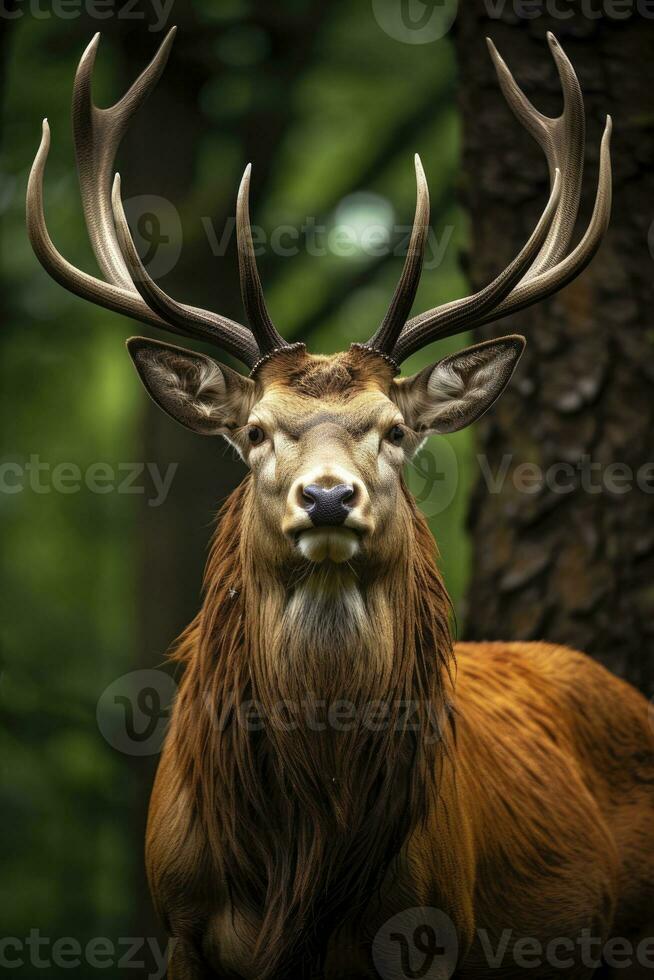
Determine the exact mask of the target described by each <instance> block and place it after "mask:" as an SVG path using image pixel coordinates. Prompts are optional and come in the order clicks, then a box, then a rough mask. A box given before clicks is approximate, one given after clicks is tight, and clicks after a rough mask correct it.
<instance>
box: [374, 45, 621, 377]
mask: <svg viewBox="0 0 654 980" xmlns="http://www.w3.org/2000/svg"><path fill="white" fill-rule="evenodd" d="M547 38H548V42H549V46H550V50H551V52H552V56H553V58H554V61H555V64H556V67H557V70H558V74H559V79H560V82H561V88H562V90H563V112H562V113H561V115H560V116H557V117H556V118H550V117H548V116H545V115H543V113H541V112H539V111H538V110H537V109H535V108H534V106H533V105H532V104H531V102H529V100H528V99H527V97H526V96H525V94H524V93H523V92H522V90H521V89H520V88H519V87H518V85H517V83H516V81H515V79H514V78H513V76H512V74H511V72H510V71H509V69H508V68H507V66H506V64H505V62H504V61H503V59H502V58H501V57H500V55H499V54H498V52H497V50H496V49H495V46H494V45H493V43H492V41H490V39H487V40H488V47H489V51H490V54H491V57H492V59H493V62H494V64H495V68H496V71H497V75H498V79H499V83H500V87H501V89H502V92H503V94H504V96H505V98H506V100H507V102H508V104H509V106H510V107H511V109H512V110H513V112H514V114H515V115H516V117H517V118H518V120H519V121H520V122H521V123H522V124H523V125H524V126H525V128H526V129H527V130H528V131H529V132H530V133H531V135H532V136H533V137H534V138H535V139H536V140H537V142H538V143H539V145H540V146H541V148H542V149H543V151H544V153H545V156H546V159H547V163H548V167H549V171H550V180H551V182H552V185H554V183H555V182H556V174H557V171H558V172H560V174H561V194H560V199H559V202H558V205H557V207H556V211H555V214H554V216H553V219H552V222H551V225H550V227H549V229H548V232H547V235H546V237H545V240H544V241H543V243H542V245H541V247H540V248H539V250H538V253H537V254H536V255H535V256H533V260H532V261H531V263H530V264H529V266H528V268H526V269H525V270H523V271H524V274H523V275H522V277H519V279H518V280H516V281H515V282H514V283H513V284H512V287H511V289H510V290H507V291H504V292H503V293H502V292H501V293H500V294H499V295H497V296H496V299H495V303H494V304H493V305H488V304H486V305H485V306H484V307H483V308H480V307H476V308H475V307H474V306H469V307H467V303H468V300H467V299H462V300H456V301H455V302H454V303H449V304H447V305H446V306H444V307H439V308H437V309H434V310H429V311H428V312H426V313H422V314H420V315H419V316H417V317H414V318H413V319H412V320H410V321H409V322H408V323H407V324H406V327H405V328H404V330H403V332H402V333H401V334H400V337H399V339H398V342H397V344H396V346H395V349H394V351H393V357H394V358H395V359H396V360H397V361H401V360H404V359H405V358H406V357H408V356H409V354H412V353H413V352H414V351H416V350H418V349H419V348H420V347H423V346H425V345H426V344H428V343H430V342H431V341H432V340H435V339H436V338H442V337H447V336H451V335H453V334H455V333H459V332H460V331H462V330H468V329H472V328H473V327H475V326H479V325H481V324H483V323H491V322H493V321H495V320H499V319H501V318H502V317H504V316H507V315H508V314H509V313H512V312H515V311H517V310H521V309H524V308H525V307H527V306H531V305H532V304H533V303H535V302H537V301H538V300H540V299H543V298H545V297H546V296H549V295H551V294H552V293H553V292H556V291H557V290H558V289H561V288H562V287H563V286H565V285H566V284H567V283H568V282H570V281H571V280H572V279H573V278H574V277H575V276H576V275H578V274H579V273H580V272H581V271H582V270H583V269H584V268H585V266H586V265H587V264H588V262H590V260H591V258H592V257H593V255H594V254H595V252H596V251H597V249H598V247H599V245H600V242H601V240H602V237H603V235H604V233H605V231H606V228H607V225H608V220H609V216H610V211H611V160H610V149H609V144H610V135H611V120H610V117H607V123H606V128H605V130H604V135H603V137H602V144H601V150H600V168H599V177H598V184H597V193H596V198H595V207H594V210H593V216H592V218H591V221H590V224H589V226H588V228H587V230H586V232H585V234H584V235H583V237H582V239H581V241H580V242H579V244H578V245H577V246H576V248H574V249H573V250H572V252H571V253H570V254H569V255H567V256H566V253H567V250H568V248H569V245H570V241H571V238H572V234H573V231H574V225H575V221H576V218H577V211H578V208H579V199H580V195H581V180H582V174H583V155H584V140H585V122H584V108H583V99H582V94H581V89H580V87H579V82H578V80H577V77H576V75H575V72H574V69H573V68H572V65H571V64H570V61H569V60H568V58H567V57H566V55H565V54H564V52H563V50H562V48H561V46H560V45H559V44H558V42H557V40H556V38H555V37H554V35H553V34H551V33H549V34H548V36H547ZM483 292H484V291H483V290H482V293H483ZM466 307H467V308H468V310H469V315H467V314H465V312H464V311H465V310H466Z"/></svg>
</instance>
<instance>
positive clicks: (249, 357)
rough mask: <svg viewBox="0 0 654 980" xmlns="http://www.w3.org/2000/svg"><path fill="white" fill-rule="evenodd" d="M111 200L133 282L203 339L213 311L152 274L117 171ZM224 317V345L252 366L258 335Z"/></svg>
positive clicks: (168, 318)
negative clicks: (174, 293)
mask: <svg viewBox="0 0 654 980" xmlns="http://www.w3.org/2000/svg"><path fill="white" fill-rule="evenodd" d="M111 203H112V210H113V215H114V220H115V224H116V232H117V235H118V242H119V245H120V250H121V253H122V258H123V259H124V260H125V262H126V263H127V268H128V269H129V275H130V279H131V282H133V284H134V286H135V287H136V289H137V290H138V292H139V294H140V295H141V297H142V298H143V300H144V301H145V302H146V303H147V305H148V307H149V308H150V309H151V310H153V311H154V312H155V313H157V314H159V316H161V318H162V319H163V320H165V322H166V323H168V324H173V325H174V326H178V327H179V328H180V329H182V330H184V331H185V332H186V334H187V335H190V336H194V337H197V338H198V339H199V340H206V336H207V329H209V330H212V329H213V327H214V324H213V319H212V315H211V314H208V313H207V312H206V310H200V309H197V308H196V307H193V306H183V305H182V304H181V303H178V302H176V301H175V300H174V299H172V298H171V297H170V296H168V294H167V293H165V292H164V291H163V289H161V288H160V287H159V286H158V285H157V284H156V282H155V281H154V280H153V279H152V278H151V277H150V276H149V275H148V272H147V270H146V268H145V266H144V265H143V262H142V260H141V257H140V255H139V253H138V252H137V250H136V245H135V244H134V239H133V238H132V234H131V232H130V230H129V225H128V223H127V218H126V216H125V209H124V207H123V202H122V198H121V194H120V174H116V175H115V177H114V184H113V190H112V195H111ZM221 319H222V331H223V332H222V339H221V344H220V346H221V347H222V348H223V349H224V350H226V351H228V352H229V353H230V354H234V355H235V356H236V357H239V358H241V359H244V363H246V364H248V365H249V366H250V367H252V366H253V365H254V364H255V363H256V361H257V360H258V358H259V356H260V352H259V348H258V347H257V344H256V342H255V340H254V337H253V336H252V335H251V334H250V333H249V331H248V332H247V335H246V336H245V337H243V336H242V331H244V328H243V327H241V326H240V325H239V324H238V323H234V322H233V321H231V320H228V319H226V318H225V317H223V318H221Z"/></svg>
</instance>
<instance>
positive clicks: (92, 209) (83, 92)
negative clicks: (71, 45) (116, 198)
mask: <svg viewBox="0 0 654 980" xmlns="http://www.w3.org/2000/svg"><path fill="white" fill-rule="evenodd" d="M175 32H176V28H174V27H172V28H171V29H170V31H168V34H167V35H166V37H165V39H164V41H163V42H162V44H161V46H160V47H159V50H158V51H157V53H156V54H155V56H154V58H153V59H152V61H151V62H150V64H149V65H148V66H147V68H145V69H144V70H143V71H142V72H141V74H140V75H139V77H138V78H137V79H136V81H135V82H134V83H133V84H132V85H131V86H130V88H129V89H128V91H127V92H126V93H125V95H124V96H123V97H122V99H120V100H119V101H118V102H116V103H115V105H113V106H110V107H109V108H107V109H100V108H98V106H96V105H94V104H93V96H92V91H91V86H92V80H93V67H94V65H95V56H96V53H97V50H98V44H99V43H100V34H99V33H98V34H96V35H95V37H94V38H93V40H92V41H91V43H90V44H89V45H88V47H87V48H86V51H85V52H84V54H83V55H82V57H81V59H80V63H79V66H78V68H77V72H76V74H75V82H74V85H73V141H74V145H75V157H76V161H77V173H78V176H79V186H80V192H81V196H82V206H83V208H84V218H85V221H86V227H87V229H88V233H89V239H90V241H91V245H92V247H93V252H94V253H95V257H96V259H97V260H98V265H99V266H100V268H101V270H102V272H103V274H104V275H105V276H106V277H107V279H109V280H110V281H111V282H114V283H117V284H118V283H119V284H121V285H123V286H126V287H127V288H130V286H131V280H130V277H129V273H128V271H127V269H126V267H125V263H124V262H123V258H122V256H121V254H120V249H119V248H118V242H117V241H116V232H115V229H114V224H113V218H112V213H111V197H110V195H111V180H112V175H113V166H114V160H115V158H116V153H117V152H118V147H119V146H120V143H121V141H122V138H123V136H124V135H125V131H126V130H127V127H128V126H129V123H130V120H131V119H132V117H133V115H134V113H135V112H136V111H137V109H138V108H139V107H140V106H141V105H142V104H143V102H144V101H145V100H146V99H147V97H148V95H149V94H150V92H151V91H152V90H153V88H154V87H155V85H156V84H157V82H158V80H159V78H160V76H161V73H162V72H163V70H164V68H165V66H166V62H167V61H168V55H169V53H170V49H171V46H172V43H173V40H174V37H175Z"/></svg>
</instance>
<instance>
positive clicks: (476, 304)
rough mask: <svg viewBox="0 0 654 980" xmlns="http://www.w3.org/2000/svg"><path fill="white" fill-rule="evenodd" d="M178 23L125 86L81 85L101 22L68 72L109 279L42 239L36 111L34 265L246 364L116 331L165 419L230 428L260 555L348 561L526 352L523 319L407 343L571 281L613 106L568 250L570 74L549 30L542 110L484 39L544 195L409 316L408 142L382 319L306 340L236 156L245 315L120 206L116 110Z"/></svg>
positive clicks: (138, 93)
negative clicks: (275, 311) (558, 89)
mask: <svg viewBox="0 0 654 980" xmlns="http://www.w3.org/2000/svg"><path fill="white" fill-rule="evenodd" d="M173 35H174V29H173V30H172V31H171V32H170V33H169V34H168V36H167V37H166V39H165V40H164V42H163V44H162V45H161V47H160V48H159V50H158V52H157V54H156V55H155V57H154V59H153V61H152V62H151V64H150V65H149V66H148V67H147V68H146V69H145V71H144V72H143V73H142V75H141V76H140V77H139V78H138V79H137V80H136V82H135V83H134V84H133V86H132V87H131V89H130V90H129V91H128V92H127V93H126V95H125V96H124V97H123V98H122V99H121V100H120V101H119V102H118V103H116V104H115V105H114V106H112V107H111V108H108V109H99V108H97V107H96V106H95V105H94V104H93V101H92V96H91V80H92V71H93V63H94V59H95V54H96V50H97V46H98V41H99V35H96V37H95V38H94V39H93V41H92V42H91V44H90V45H89V47H88V48H87V50H86V51H85V53H84V55H83V57H82V59H81V62H80V65H79V68H78V71H77V75H76V78H75V84H74V93H73V130H74V141H75V150H76V157H77V168H78V172H79V180H80V188H81V196H82V201H83V206H84V214H85V219H86V225H87V228H88V233H89V237H90V240H91V244H92V246H93V249H94V252H95V255H96V258H97V260H98V264H99V266H100V268H101V270H102V273H103V274H104V277H105V279H104V281H103V280H100V279H98V278H95V277H93V276H91V275H88V274H87V273H85V272H82V271H80V270H78V269H76V268H74V267H73V266H71V265H70V264H69V263H68V262H67V261H66V260H65V259H64V258H63V257H62V256H61V255H60V254H59V252H58V251H57V250H56V248H55V247H54V245H53V243H52V241H51V239H50V237H49V235H48V232H47V229H46V224H45V218H44V212H43V174H44V168H45V163H46V158H47V154H48V147H49V141H50V135H49V129H48V124H47V121H44V123H43V137H42V141H41V145H40V148H39V150H38V153H37V156H36V159H35V161H34V165H33V168H32V172H31V175H30V180H29V186H28V193H27V226H28V231H29V236H30V240H31V243H32V246H33V248H34V251H35V252H36V254H37V256H38V258H39V259H40V261H41V263H42V264H43V265H44V267H45V268H46V270H47V271H48V272H49V273H50V274H51V275H52V276H53V277H54V278H55V279H57V280H58V281H59V282H60V283H62V284H63V285H64V286H66V287H67V288H68V289H70V290H72V291H73V292H75V293H77V294H78V295H79V296H83V297H84V298H86V299H90V300H92V301H93V302H95V303H98V304H100V305H101V306H104V307H106V308H107V309H110V310H114V311H117V312H120V313H124V314H127V315H129V316H131V317H133V318H135V319H138V320H141V321H142V322H144V323H147V324H150V325H153V326H156V327H159V328H162V329H165V330H168V331H170V332H172V333H176V334H182V335H185V336H188V337H193V338H197V339H201V340H203V341H206V342H209V343H211V344H212V345H214V346H216V347H218V348H221V349H223V350H225V351H228V352H229V353H230V354H232V355H234V356H235V357H237V358H238V359H239V360H241V361H242V362H243V363H244V364H245V365H246V366H247V367H248V368H249V370H250V374H249V377H245V376H244V375H242V374H239V373H238V372H236V371H234V370H232V369H231V368H229V367H227V366H226V365H224V364H222V363H220V362H219V361H217V360H215V359H213V358H211V357H208V356H207V355H205V354H203V353H196V352H193V351H191V350H188V349H184V348H180V347H175V346H171V345H169V344H165V343H162V342H160V341H156V340H150V339H146V338H143V337H136V338H132V339H131V340H129V341H128V349H129V352H130V354H131V356H132V359H133V361H134V364H135V365H136V369H137V371H138V373H139V375H140V377H141V380H142V381H143V384H144V385H145V388H146V389H147V391H148V393H149V394H150V396H151V397H152V398H153V399H154V401H155V402H156V403H157V404H158V405H159V406H160V407H161V408H162V409H163V410H164V411H165V412H167V413H168V414H169V415H170V416H172V418H174V419H176V420H177V421H178V422H180V423H181V424H182V425H184V426H186V427H187V428H189V429H191V430H193V431H195V432H199V433H202V434H204V435H208V436H223V437H225V438H226V439H227V440H228V441H229V442H230V443H231V444H232V445H233V446H234V447H235V448H236V449H237V451H238V452H239V454H240V455H241V457H242V458H243V460H244V461H245V462H246V463H247V464H248V466H249V467H250V469H251V472H252V481H251V486H252V493H251V494H250V498H249V503H248V508H249V510H248V513H247V518H248V526H249V527H250V528H251V531H250V536H251V538H252V540H253V541H255V542H256V548H257V553H258V556H259V558H261V559H262V560H265V561H267V562H269V563H272V564H273V565H275V566H277V565H280V564H288V565H292V564H293V563H297V562H298V561H304V562H306V561H309V562H312V563H323V562H327V563H329V564H330V565H331V566H338V565H345V564H346V563H351V562H352V561H356V560H357V559H359V558H362V557H365V558H366V560H367V562H373V563H374V562H376V561H392V560H393V552H394V548H395V546H396V544H397V541H398V539H399V537H400V536H401V535H402V534H404V533H406V521H405V520H404V519H403V508H404V507H405V497H404V495H403V493H402V492H401V473H402V466H403V464H404V463H405V461H406V460H407V458H408V457H409V456H410V455H411V454H412V453H413V452H415V450H416V448H417V447H418V446H419V445H420V444H421V443H422V441H423V440H424V439H425V438H426V437H427V436H429V435H430V434H432V433H447V432H453V431H455V430H457V429H460V428H462V427H463V426H466V425H469V424H470V423H472V422H474V421H475V420H476V419H478V418H479V417H480V416H481V415H482V414H483V413H484V412H485V411H487V409H488V408H489V407H490V406H491V405H492V404H493V402H494V401H495V400H496V399H497V398H498V397H499V395H500V394H501V393H502V391H503V390H504V388H505V387H506V385H507V384H508V382H509V380H510V378H511V375H512V373H513V370H514V369H515V366H516V364H517V362H518V360H519V358H520V355H521V353H522V351H523V348H524V344H525V340H524V338H523V337H521V336H515V335H511V336H506V337H501V338H499V339H496V340H491V341H487V342H486V343H481V344H476V345H475V346H473V347H468V348H466V349H465V350H462V351H460V352H459V353H456V354H453V355H451V356H449V357H446V358H445V359H444V360H440V361H437V362H436V363H435V364H433V365H431V366H430V367H428V368H425V369H424V370H422V371H420V372H419V373H418V374H416V375H414V376H412V377H397V375H398V373H399V367H400V364H401V363H402V361H404V360H405V359H406V358H407V357H408V356H409V355H410V354H412V353H414V352H415V351H417V350H418V349H420V348H422V347H424V346H426V345H427V344H430V343H431V342H432V341H435V340H438V339H440V338H443V337H449V336H451V335H453V334H456V333H460V332H462V331H467V330H470V329H471V328H473V327H477V326H479V325H481V324H485V323H489V322H491V321H494V320H499V319H501V318H502V317H504V316H506V315H508V314H510V313H514V312H516V311H518V310H521V309H524V308H525V307H527V306H530V305H531V304H532V303H535V302H537V301H538V300H541V299H543V298H544V297H546V296H548V295H550V294H552V293H553V292H555V291H556V290H558V289H560V288H561V287H562V286H564V285H565V284H566V283H568V282H569V281H570V280H571V279H572V278H573V277H575V276H576V275H578V273H579V272H580V271H581V270H582V269H583V268H584V267H585V265H586V264H587V263H588V262H589V260H590V259H591V257H592V256H593V254H594V253H595V251H596V249H597V248H598V246H599V243H600V241H601V238H602V235H603V233H604V231H605V229H606V226H607V222H608V219H609V212H610V202H611V175H610V156H609V139H610V131H611V122H610V119H607V123H606V129H605V131H604V136H603V139H602V145H601V153H600V168H599V180H598V187H597V194H596V200H595V207H594V211H593V214H592V218H591V220H590V224H589V225H588V227H587V229H586V231H585V233H584V235H583V237H582V238H581V240H580V241H579V243H578V244H577V245H576V247H575V248H573V249H572V250H570V242H571V237H572V233H573V229H574V224H575V220H576V215H577V210H578V205H579V198H580V192H581V178H582V168H583V153H584V110H583V102H582V96H581V91H580V88H579V84H578V81H577V78H576V76H575V73H574V71H573V69H572V67H571V65H570V62H569V61H568V59H567V58H566V56H565V54H564V53H563V51H562V49H561V48H560V46H559V45H558V43H557V41H556V40H555V38H554V37H553V36H552V35H551V34H550V35H548V40H549V45H550V49H551V52H552V55H553V58H554V61H555V63H556V66H557V69H558V72H559V76H560V80H561V85H562V89H563V96H564V107H563V112H562V114H561V115H560V116H559V117H557V118H548V117H546V116H544V115H542V114H541V113H540V112H538V111H537V110H536V109H535V108H534V107H533V106H532V105H531V104H530V103H529V102H528V100H527V98H526V97H525V95H524V94H523V93H522V92H521V90H520V89H519V88H518V86H517V84H516V82H515V81H514V79H513V77H512V76H511V74H510V72H509V70H508V68H507V67H506V65H505V64H504V62H503V61H502V59H501V58H500V56H499V54H498V53H497V51H496V50H495V48H494V46H493V44H492V42H490V41H489V42H488V45H489V49H490V53H491V57H492V58H493V61H494V63H495V67H496V70H497V73H498V78H499V82H500V86H501V88H502V91H503V93H504V95H505V97H506V99H507V101H508V102H509V105H510V106H511V108H512V109H513V111H514V113H515V114H516V116H517V117H518V119H519V120H520V122H522V123H523V125H524V126H525V127H526V128H527V129H528V130H529V132H530V133H531V134H532V135H533V136H534V137H535V139H536V140H537V141H538V142H539V144H540V146H541V147H542V149H543V150H544V152H545V155H546V158H547V162H548V166H549V173H550V186H551V190H550V196H549V200H548V202H547V205H546V207H545V209H544V211H543V213H542V216H541V218H540V220H539V222H538V224H537V225H536V227H535V229H534V231H533V233H532V234H531V236H530V237H529V240H528V241H527V242H526V244H525V245H524V247H523V248H522V250H521V251H520V252H519V254H518V255H517V256H516V257H515V258H514V259H513V261H512V262H511V263H510V264H509V265H508V266H507V267H506V268H505V269H504V270H503V271H502V272H501V273H500V274H499V275H498V276H497V278H496V279H495V280H494V281H493V282H491V283H490V285H488V286H486V287H485V288H484V289H482V290H480V291H479V292H477V293H475V294H473V295H471V296H467V297H464V298H462V299H458V300H454V301H453V302H450V303H446V304H445V305H444V306H440V307H438V308H437V309H432V310H428V311H427V312H425V313H421V314H419V315H418V316H414V317H413V318H409V314H410V311H411V307H412V304H413V301H414V297H415V294H416V290H417V287H418V281H419V277H420V273H421V267H422V259H423V249H424V244H425V240H426V235H427V231H428V226H429V193H428V189H427V183H426V180H425V176H424V172H423V169H422V166H421V163H420V160H419V158H418V157H417V156H416V158H415V171H416V180H417V205H416V213H415V220H414V225H413V232H412V235H411V240H410V245H409V248H408V254H407V257H406V261H405V264H404V269H403V272H402V275H401V278H400V280H399V283H398V285H397V288H396V290H395V293H394V295H393V297H392V300H391V303H390V306H389V308H388V312H387V313H386V315H385V317H384V319H383V322H382V323H381V324H380V326H379V327H378V329H377V330H376V331H375V333H374V334H373V335H372V337H371V338H370V339H369V340H367V341H366V342H365V343H353V344H352V345H351V347H350V349H349V350H348V351H346V352H344V353H338V354H335V355H333V356H329V357H326V356H315V355H312V354H310V353H308V352H307V350H306V348H305V345H304V344H303V343H301V342H298V343H292V344H289V343H287V342H286V341H285V340H284V339H283V337H282V336H281V334H280V333H279V332H278V331H277V329H276V327H275V326H274V324H273V322H272V320H271V318H270V315H269V313H268V309H267V307H266V303H265V300H264V295H263V291H262V286H261V282H260V278H259V274H258V271H257V265H256V259H255V253H254V248H253V242H252V235H251V229H250V219H249V208H248V192H249V184H250V166H248V167H247V168H246V170H245V173H244V176H243V180H242V182H241V186H240V190H239V194H238V201H237V223H236V228H237V239H238V256H239V267H240V280H241V289H242V295H243V303H244V307H245V311H246V315H247V322H248V324H249V326H248V327H245V326H241V325H240V324H237V323H234V322H232V321H231V320H229V319H227V318H226V317H223V316H221V315H219V314H216V313H212V312H209V311H207V310H202V309H197V308H195V307H192V306H187V305H184V304H182V303H179V302H177V301H176V300H174V299H172V298H171V297H170V296H168V295H166V293H164V292H163V290H162V289H160V288H159V286H158V285H157V284H156V283H155V282H154V281H153V280H152V279H151V278H150V276H149V275H148V273H147V271H146V269H145V268H144V266H143V264H142V262H141V259H140V258H139V255H138V253H137V250H136V248H135V245H134V241H133V239H132V236H131V234H130V230H129V227H128V224H127V221H126V218H125V214H124V211H123V206H122V201H121V194H120V178H119V176H118V174H116V176H115V179H114V180H113V189H112V180H111V176H112V169H113V162H114V158H115V155H116V152H117V149H118V146H119V143H120V141H121V138H122V136H123V134H124V132H125V130H126V127H127V125H128V122H129V121H130V119H131V117H132V115H133V114H134V112H135V111H136V109H137V108H138V107H139V105H140V104H141V103H142V102H143V100H144V99H145V98H146V96H147V95H148V93H149V92H150V90H151V89H152V87H153V86H154V84H155V83H156V81H157V79H158V78H159V76H160V74H161V72H162V70H163V67H164V65H165V62H166V60H167V57H168V54H169V51H170V47H171V43H172V40H173Z"/></svg>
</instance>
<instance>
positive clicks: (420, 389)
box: [393, 334, 526, 435]
mask: <svg viewBox="0 0 654 980" xmlns="http://www.w3.org/2000/svg"><path fill="white" fill-rule="evenodd" d="M525 343H526V341H525V338H524V337H520V336H518V335H517V334H514V335H512V336H510V337H500V338H499V339H498V340H488V341H485V342H484V343H483V344H475V346H474V347H466V348H465V350H462V351H459V352H458V353H456V354H451V355H450V356H449V357H445V358H443V360H442V361H438V362H437V363H436V364H432V365H430V367H426V368H424V369H423V370H422V371H420V372H419V373H418V374H414V375H413V376H412V377H410V378H400V379H399V380H398V381H396V382H394V389H393V397H394V399H395V401H396V402H397V404H398V406H399V408H400V410H401V412H402V414H403V415H404V418H405V421H406V423H407V425H409V426H410V427H411V428H412V429H414V431H416V432H418V433H420V434H422V435H429V434H431V433H432V432H437V433H438V432H440V433H442V432H456V431H457V430H458V429H463V428H465V426H466V425H470V423H471V422H476V420H477V419H478V418H480V416H482V415H483V414H484V412H485V411H487V410H488V409H489V408H490V407H491V405H492V404H493V402H494V401H495V400H496V399H497V398H499V396H500V395H501V394H502V392H503V391H504V389H505V388H506V386H507V384H508V383H509V381H510V379H511V375H512V374H513V372H514V370H515V367H516V364H517V363H518V361H519V360H520V356H521V354H522V352H523V350H524V349H525Z"/></svg>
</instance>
